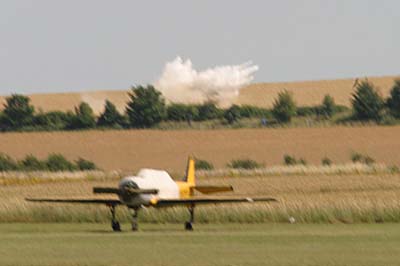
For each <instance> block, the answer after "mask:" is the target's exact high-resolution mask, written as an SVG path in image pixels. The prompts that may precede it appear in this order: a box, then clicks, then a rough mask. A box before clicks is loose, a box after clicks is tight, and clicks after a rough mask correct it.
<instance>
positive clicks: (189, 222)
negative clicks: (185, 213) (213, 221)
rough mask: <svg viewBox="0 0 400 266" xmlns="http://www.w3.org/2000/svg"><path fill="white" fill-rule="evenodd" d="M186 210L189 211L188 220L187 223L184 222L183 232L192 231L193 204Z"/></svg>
mask: <svg viewBox="0 0 400 266" xmlns="http://www.w3.org/2000/svg"><path fill="white" fill-rule="evenodd" d="M188 209H189V214H190V219H189V221H188V222H185V230H186V231H193V225H192V223H193V222H194V204H193V205H190V206H189V208H188Z"/></svg>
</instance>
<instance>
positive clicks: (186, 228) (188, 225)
mask: <svg viewBox="0 0 400 266" xmlns="http://www.w3.org/2000/svg"><path fill="white" fill-rule="evenodd" d="M185 230H187V231H193V225H192V223H191V222H185Z"/></svg>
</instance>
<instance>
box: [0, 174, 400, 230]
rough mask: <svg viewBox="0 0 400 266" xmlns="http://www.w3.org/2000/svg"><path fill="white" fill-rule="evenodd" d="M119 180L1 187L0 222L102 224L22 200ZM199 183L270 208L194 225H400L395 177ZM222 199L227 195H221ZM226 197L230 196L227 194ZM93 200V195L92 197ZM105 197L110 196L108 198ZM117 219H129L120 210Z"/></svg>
mask: <svg viewBox="0 0 400 266" xmlns="http://www.w3.org/2000/svg"><path fill="white" fill-rule="evenodd" d="M117 182H118V179H116V178H113V179H105V180H102V181H99V180H97V181H96V180H92V181H88V180H86V181H82V180H81V181H79V180H78V181H63V182H51V183H45V184H36V185H32V184H29V185H11V186H0V197H1V198H2V201H1V202H0V214H1V215H0V222H16V221H17V222H24V221H28V222H29V221H35V222H40V221H42V222H43V221H48V222H56V221H63V222H71V221H72V222H74V221H75V222H77V221H86V222H88V221H89V222H95V221H97V222H107V221H108V219H109V218H108V211H107V208H106V207H105V206H101V207H98V206H81V205H68V204H62V205H54V204H44V205H43V204H37V203H30V202H25V201H24V198H25V197H56V198H66V197H68V198H71V197H72V198H80V197H84V198H88V197H94V196H93V195H92V192H91V190H92V187H93V186H115V185H116V184H117ZM198 183H199V184H216V185H228V184H230V185H233V187H234V189H235V194H234V195H236V196H245V195H246V196H248V195H253V196H266V195H268V196H273V197H276V198H277V199H278V200H279V203H274V204H256V205H251V204H250V205H249V204H241V205H233V206H221V207H214V206H209V207H201V208H198V212H197V213H198V215H197V216H196V217H197V220H198V221H199V222H229V221H230V222H232V221H233V222H287V221H288V217H290V216H293V217H295V218H296V221H298V222H317V223H319V222H321V223H322V222H331V223H332V222H346V223H352V222H382V221H388V222H394V221H397V222H398V221H400V220H399V219H400V215H399V210H400V203H399V202H400V193H399V191H400V185H399V184H400V175H399V174H385V175H333V176H332V175H329V176H326V175H309V176H264V177H244V176H243V177H238V178H207V177H202V178H198ZM225 195H227V194H225ZM228 195H229V194H228ZM95 197H98V196H95ZM108 197H113V196H112V195H111V196H108ZM119 212H120V214H119V215H120V216H121V215H123V216H122V218H121V219H122V220H124V221H127V219H128V218H127V217H128V214H127V212H126V210H125V209H124V208H120V211H119ZM186 216H187V213H186V211H185V210H182V209H180V208H178V209H172V210H165V211H161V212H156V211H153V210H151V209H150V210H145V211H142V213H141V219H142V221H147V222H166V221H168V222H182V221H183V220H184V219H186Z"/></svg>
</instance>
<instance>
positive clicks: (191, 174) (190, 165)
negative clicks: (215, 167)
mask: <svg viewBox="0 0 400 266" xmlns="http://www.w3.org/2000/svg"><path fill="white" fill-rule="evenodd" d="M195 172H196V169H195V159H194V157H192V156H189V158H188V161H187V166H186V175H185V178H184V179H183V181H185V182H186V183H188V184H189V185H191V186H195V185H196V176H195Z"/></svg>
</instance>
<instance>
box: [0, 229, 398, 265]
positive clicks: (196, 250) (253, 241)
mask: <svg viewBox="0 0 400 266" xmlns="http://www.w3.org/2000/svg"><path fill="white" fill-rule="evenodd" d="M398 229H399V225H398V224H384V225H383V224H380V225H270V224H265V225H215V224H212V225H202V226H199V227H198V228H197V231H194V232H183V230H182V229H181V228H180V227H179V226H176V225H145V226H144V227H143V231H142V232H136V233H131V232H129V233H127V232H123V233H111V232H107V231H104V229H103V226H102V225H93V224H72V225H71V224H28V225H27V224H2V225H0V264H1V265H3V266H11V265H12V266H14V265H19V266H27V265H29V266H39V265H40V266H50V265H51V266H52V265H58V266H72V265H73V266H100V265H120V266H128V265H144V266H147V265H165V266H169V265H174V266H191V265H204V266H206V265H248V266H250V265H251V266H256V265H279V266H294V265H315V266H317V265H332V266H335V265H353V266H361V265H362V266H376V265H385V266H390V265H398V254H399V253H400V246H399V245H398V243H399V241H400V230H398Z"/></svg>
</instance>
